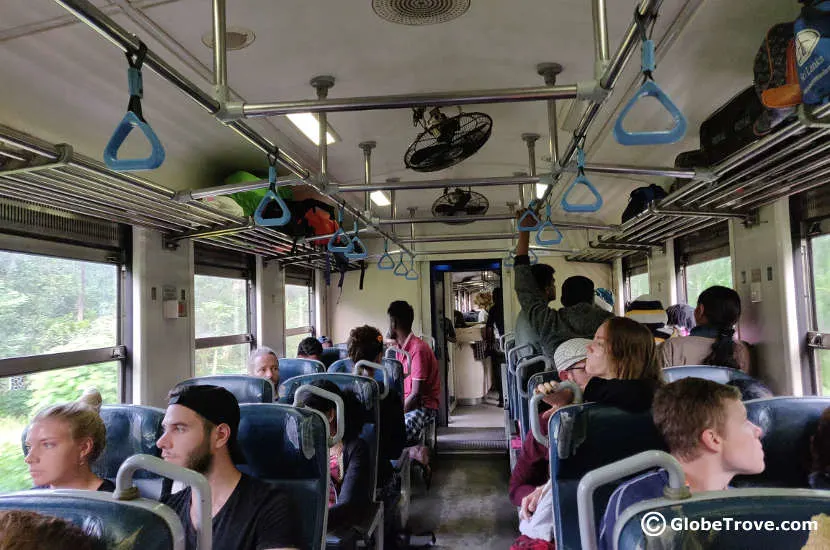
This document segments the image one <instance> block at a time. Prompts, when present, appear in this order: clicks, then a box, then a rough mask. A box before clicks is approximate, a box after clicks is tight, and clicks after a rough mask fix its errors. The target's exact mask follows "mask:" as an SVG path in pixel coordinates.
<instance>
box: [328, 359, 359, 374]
mask: <svg viewBox="0 0 830 550" xmlns="http://www.w3.org/2000/svg"><path fill="white" fill-rule="evenodd" d="M353 368H354V361H352V360H351V359H349V358H348V357H346V358H345V359H338V360H337V361H335V362H334V363H332V364H331V365H329V368H328V372H331V373H336V372H340V373H344V374H349V373H351V372H352V369H353Z"/></svg>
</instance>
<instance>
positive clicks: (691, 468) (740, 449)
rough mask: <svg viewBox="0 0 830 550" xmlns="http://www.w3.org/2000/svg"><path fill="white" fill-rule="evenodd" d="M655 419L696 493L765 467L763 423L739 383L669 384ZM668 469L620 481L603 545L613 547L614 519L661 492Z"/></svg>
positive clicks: (716, 488) (659, 397) (721, 487)
mask: <svg viewBox="0 0 830 550" xmlns="http://www.w3.org/2000/svg"><path fill="white" fill-rule="evenodd" d="M653 414H654V424H655V425H656V426H657V429H658V430H659V431H660V433H661V434H662V436H663V439H664V440H665V442H666V445H667V446H668V448H669V452H670V453H671V454H672V456H673V457H674V458H676V459H677V461H678V462H680V464H681V466H682V467H683V472H684V473H685V474H686V484H687V485H688V486H689V489H690V490H691V492H692V493H697V492H702V491H723V490H725V489H728V488H729V483H730V482H731V481H732V478H733V477H735V476H736V475H739V474H759V473H761V472H762V471H764V449H763V447H761V429H760V428H759V427H758V426H756V425H755V424H753V423H752V422H750V421H749V420H748V419H747V416H746V408H745V407H744V404H743V403H742V402H741V396H740V393H739V392H738V390H737V389H735V388H732V387H729V386H726V385H724V384H718V383H717V382H712V381H711V380H703V379H701V378H684V379H682V380H678V381H676V382H673V383H671V384H668V385H666V386H664V387H663V388H661V389H660V391H658V392H657V395H656V396H655V397H654V411H653ZM667 484H668V474H667V473H666V472H665V471H664V470H657V471H654V472H651V473H647V474H644V475H641V476H638V477H636V478H634V479H632V480H630V481H627V482H625V483H623V484H622V485H620V486H619V487H617V489H616V490H615V491H614V493H613V494H612V495H611V499H610V500H609V501H608V507H607V508H606V510H605V515H604V516H603V518H602V524H601V526H600V532H599V548H600V549H610V548H612V546H613V541H612V540H611V539H612V537H613V533H614V525H615V524H616V522H617V519H618V518H619V517H620V515H621V514H622V513H623V511H624V510H625V509H626V508H628V507H629V506H631V505H633V504H636V503H637V502H640V501H643V500H648V499H653V498H661V497H662V496H663V488H664V487H665V486H666V485H667Z"/></svg>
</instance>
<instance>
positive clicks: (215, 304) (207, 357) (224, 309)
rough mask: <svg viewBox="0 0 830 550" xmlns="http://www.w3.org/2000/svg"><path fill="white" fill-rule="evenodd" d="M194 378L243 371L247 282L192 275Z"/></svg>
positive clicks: (247, 336) (247, 346)
mask: <svg viewBox="0 0 830 550" xmlns="http://www.w3.org/2000/svg"><path fill="white" fill-rule="evenodd" d="M193 287H194V293H193V302H194V309H195V321H196V376H207V375H211V374H238V373H241V372H245V361H246V358H247V355H248V352H249V350H250V344H249V342H250V341H251V336H250V333H249V328H248V325H249V323H248V281H247V279H239V278H230V277H217V276H212V275H195V276H194V279H193Z"/></svg>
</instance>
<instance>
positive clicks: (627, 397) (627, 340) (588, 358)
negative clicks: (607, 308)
mask: <svg viewBox="0 0 830 550" xmlns="http://www.w3.org/2000/svg"><path fill="white" fill-rule="evenodd" d="M567 345H568V342H566V343H565V344H562V345H561V346H560V348H562V346H566V347H567ZM563 349H564V348H563ZM584 354H585V355H584V368H585V375H584V376H569V377H568V379H570V380H572V381H573V382H575V383H576V384H577V385H578V386H579V387H580V388H581V389H582V392H583V401H585V402H586V403H587V402H596V403H603V404H605V405H610V406H612V407H617V408H619V409H623V410H625V411H628V412H635V413H636V412H644V411H647V410H649V409H650V408H651V402H652V400H653V399H654V394H655V393H656V392H657V390H658V389H659V388H660V386H662V385H663V377H662V372H661V370H660V365H659V363H658V362H657V358H656V348H655V343H654V337H653V335H652V334H651V331H649V329H647V328H646V327H645V326H644V325H641V324H640V323H638V322H636V321H634V320H632V319H628V318H625V317H612V318H611V319H608V320H607V321H605V322H604V323H603V324H602V325H600V327H599V328H598V329H597V332H596V334H594V339H593V340H592V341H591V343H589V344H587V345H586V346H585V351H584ZM560 355H562V356H563V357H562V358H561V359H560V357H559V356H560ZM576 358H577V357H571V358H568V357H566V356H565V355H564V354H563V353H561V352H560V349H559V348H557V351H556V355H555V356H554V363H557V368H559V363H560V362H564V363H570V362H571V361H573V360H574V359H576ZM580 358H581V356H580ZM564 363H563V364H564ZM579 364H580V363H575V365H576V366H578V365H579ZM569 368H571V369H572V368H573V366H570V367H569ZM560 376H561V373H560ZM563 378H564V377H563ZM544 401H545V403H547V404H548V405H550V406H551V408H550V409H549V410H548V411H545V412H544V413H542V429H543V431H544V430H545V429H546V428H547V421H548V419H549V418H550V416H551V415H552V414H553V413H554V412H556V411H557V410H558V409H559V408H561V407H564V406H566V405H569V404H570V403H571V402H572V401H573V392H572V391H571V390H570V389H569V388H564V389H556V388H554V391H552V392H551V393H549V394H548V395H547V396H546V397H545V398H544ZM547 462H548V449H547V447H545V446H543V445H541V444H540V443H539V442H537V441H536V439H535V438H534V437H533V435H532V434H528V435H527V436H525V440H524V441H523V442H522V452H521V454H520V455H519V459H518V461H517V463H516V467H515V468H514V470H513V474H512V475H511V477H510V500H511V502H513V504H515V505H516V506H521V516H522V517H523V518H529V517H530V516H531V515H532V514H533V512H534V511H535V510H536V506H537V505H538V503H539V499H540V498H541V496H542V494H543V489H544V483H545V482H546V481H547V479H548V477H549V472H550V470H549V468H548V463H547ZM534 486H535V489H534Z"/></svg>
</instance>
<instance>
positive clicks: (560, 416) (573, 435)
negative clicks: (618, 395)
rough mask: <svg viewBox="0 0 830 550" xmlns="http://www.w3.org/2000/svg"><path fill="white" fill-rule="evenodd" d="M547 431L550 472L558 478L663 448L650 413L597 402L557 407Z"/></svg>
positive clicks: (575, 476)
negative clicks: (549, 445)
mask: <svg viewBox="0 0 830 550" xmlns="http://www.w3.org/2000/svg"><path fill="white" fill-rule="evenodd" d="M548 430H549V431H548V433H549V434H551V471H552V472H554V470H555V474H556V475H555V477H557V478H559V479H562V478H567V479H579V478H581V477H582V476H583V475H585V474H586V473H588V472H590V471H591V470H594V469H596V468H599V467H600V466H605V465H607V464H611V463H612V462H616V461H617V460H621V459H623V458H627V457H629V456H631V455H634V454H637V453H639V452H642V451H648V450H651V449H657V450H665V443H664V442H663V438H662V437H661V436H660V434H659V432H658V431H657V428H656V427H655V426H654V421H653V420H652V417H651V412H643V413H630V412H626V411H623V410H620V409H617V408H615V407H610V406H608V405H601V404H599V403H586V404H582V405H571V406H569V407H564V408H562V409H559V410H558V411H557V412H555V413H554V414H553V415H552V416H551V418H550V421H549V423H548ZM554 458H556V460H554Z"/></svg>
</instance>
